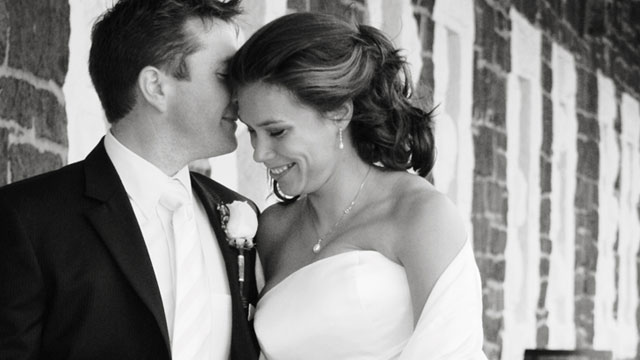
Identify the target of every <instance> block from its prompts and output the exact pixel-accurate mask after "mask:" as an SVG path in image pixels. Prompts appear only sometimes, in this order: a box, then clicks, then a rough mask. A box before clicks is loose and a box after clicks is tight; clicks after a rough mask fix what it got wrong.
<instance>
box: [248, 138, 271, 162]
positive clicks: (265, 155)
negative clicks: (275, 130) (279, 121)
mask: <svg viewBox="0 0 640 360" xmlns="http://www.w3.org/2000/svg"><path fill="white" fill-rule="evenodd" d="M252 145H253V160H254V161H255V162H261V163H263V162H266V161H268V160H271V159H272V158H273V155H274V153H273V150H272V149H271V146H270V144H269V142H268V141H264V140H260V139H257V138H256V139H255V140H254V141H252Z"/></svg>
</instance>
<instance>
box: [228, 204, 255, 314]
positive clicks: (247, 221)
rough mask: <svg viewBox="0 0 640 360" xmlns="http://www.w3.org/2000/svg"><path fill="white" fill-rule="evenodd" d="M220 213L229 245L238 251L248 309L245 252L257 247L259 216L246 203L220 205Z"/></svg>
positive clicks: (239, 278)
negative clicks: (245, 286)
mask: <svg viewBox="0 0 640 360" xmlns="http://www.w3.org/2000/svg"><path fill="white" fill-rule="evenodd" d="M218 211H219V213H220V216H221V219H220V220H221V223H222V228H223V229H224V233H225V235H226V237H227V243H228V244H229V246H231V247H232V248H234V249H236V250H238V282H239V285H240V296H241V298H242V304H243V306H244V307H245V308H246V307H247V306H248V302H247V298H246V296H245V294H244V280H245V270H244V269H245V266H244V251H245V250H251V249H253V247H254V246H255V243H254V241H253V238H254V237H255V236H256V232H257V231H258V216H257V214H256V212H255V210H254V209H253V207H251V205H249V203H248V202H245V201H234V202H232V203H231V204H220V205H218Z"/></svg>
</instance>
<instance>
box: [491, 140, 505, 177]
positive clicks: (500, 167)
mask: <svg viewBox="0 0 640 360" xmlns="http://www.w3.org/2000/svg"><path fill="white" fill-rule="evenodd" d="M499 135H500V134H498V138H499V137H500V136H499ZM494 175H495V178H496V179H499V180H504V179H506V178H507V156H506V155H505V154H504V153H503V152H496V169H495V173H494Z"/></svg>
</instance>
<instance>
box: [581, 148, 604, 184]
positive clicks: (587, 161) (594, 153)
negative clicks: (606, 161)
mask: <svg viewBox="0 0 640 360" xmlns="http://www.w3.org/2000/svg"><path fill="white" fill-rule="evenodd" d="M578 174H580V175H583V176H586V177H588V178H589V179H591V180H593V181H598V177H599V176H600V148H599V146H598V143H597V142H595V141H584V140H581V139H578Z"/></svg>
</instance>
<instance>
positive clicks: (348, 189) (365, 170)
mask: <svg viewBox="0 0 640 360" xmlns="http://www.w3.org/2000/svg"><path fill="white" fill-rule="evenodd" d="M374 172H375V170H374V169H373V166H371V165H369V164H366V163H365V162H363V161H362V160H360V159H358V161H357V162H351V163H349V164H347V163H346V162H345V163H343V164H342V165H341V166H340V167H339V168H338V169H336V171H335V172H334V174H333V175H332V176H331V177H330V178H329V180H328V181H327V182H326V183H325V184H324V185H323V186H322V187H321V188H320V189H318V190H316V191H314V192H313V193H309V194H307V195H306V198H305V199H304V201H305V202H306V204H305V205H306V206H307V211H308V212H309V216H311V217H312V221H313V222H314V223H315V226H316V228H317V231H318V233H319V236H322V235H323V233H325V232H328V231H331V228H332V227H333V226H334V225H335V224H336V222H338V221H341V218H343V217H344V218H346V217H347V216H349V215H345V211H347V212H349V213H351V212H355V211H357V209H360V208H361V206H362V203H364V202H365V201H366V198H367V194H366V193H367V183H368V182H370V181H371V177H373V176H374V175H375V174H373V173H374ZM343 220H346V219H343Z"/></svg>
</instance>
